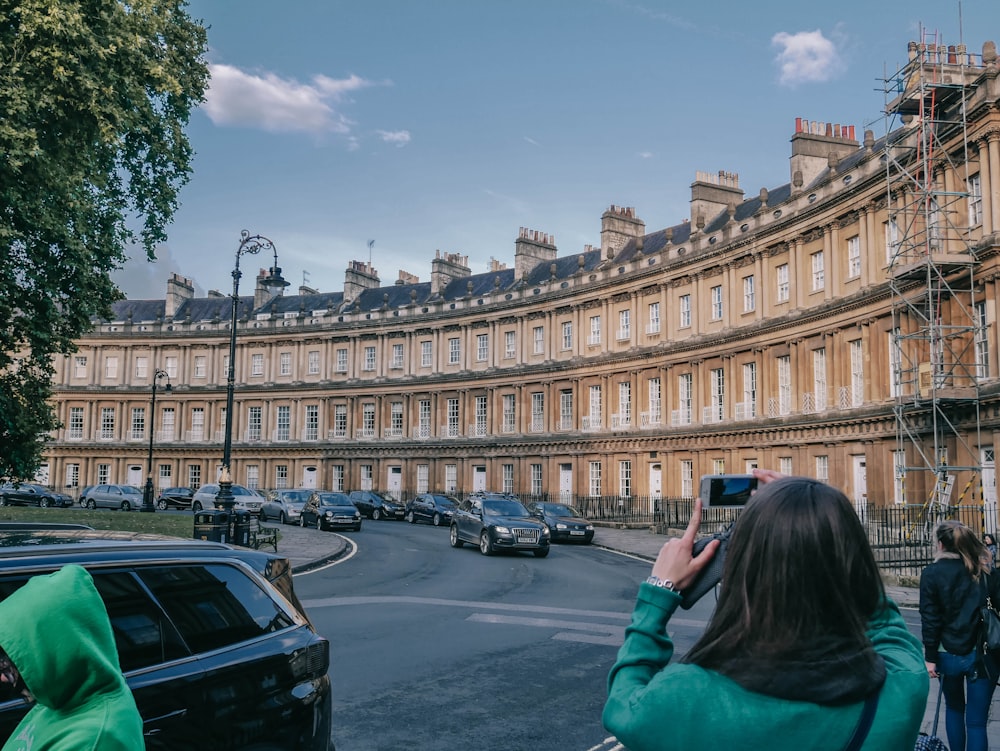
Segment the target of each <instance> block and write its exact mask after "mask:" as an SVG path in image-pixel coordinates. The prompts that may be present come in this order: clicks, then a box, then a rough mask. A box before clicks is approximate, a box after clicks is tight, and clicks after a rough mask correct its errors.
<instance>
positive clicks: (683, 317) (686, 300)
mask: <svg viewBox="0 0 1000 751" xmlns="http://www.w3.org/2000/svg"><path fill="white" fill-rule="evenodd" d="M677 301H678V303H679V305H680V311H679V315H678V326H680V328H682V329H686V328H688V327H689V326H691V295H681V296H680V297H679V298H678V300H677Z"/></svg>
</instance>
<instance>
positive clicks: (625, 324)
mask: <svg viewBox="0 0 1000 751" xmlns="http://www.w3.org/2000/svg"><path fill="white" fill-rule="evenodd" d="M631 338H632V311H631V310H628V309H625V310H619V311H618V341H624V340H626V339H631Z"/></svg>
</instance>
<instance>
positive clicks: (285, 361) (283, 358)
mask: <svg viewBox="0 0 1000 751" xmlns="http://www.w3.org/2000/svg"><path fill="white" fill-rule="evenodd" d="M278 374H279V375H283V376H289V375H291V374H292V353H291V352H280V353H278Z"/></svg>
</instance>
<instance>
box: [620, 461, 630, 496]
mask: <svg viewBox="0 0 1000 751" xmlns="http://www.w3.org/2000/svg"><path fill="white" fill-rule="evenodd" d="M618 495H619V496H620V497H621V498H631V497H632V462H631V461H629V460H628V459H625V460H623V461H620V462H618Z"/></svg>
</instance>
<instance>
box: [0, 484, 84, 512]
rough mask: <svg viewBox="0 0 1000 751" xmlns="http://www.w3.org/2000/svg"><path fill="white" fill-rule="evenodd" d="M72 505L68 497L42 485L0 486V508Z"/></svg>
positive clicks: (62, 506)
mask: <svg viewBox="0 0 1000 751" xmlns="http://www.w3.org/2000/svg"><path fill="white" fill-rule="evenodd" d="M72 505H73V499H72V498H71V497H70V496H68V495H66V494H65V493H57V492H55V491H54V490H49V489H48V488H46V487H45V486H44V485H38V484H36V483H33V482H22V483H20V484H14V483H12V482H6V483H4V484H3V485H0V506H38V507H39V508H49V507H50V506H56V507H59V508H64V507H66V506H72Z"/></svg>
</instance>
